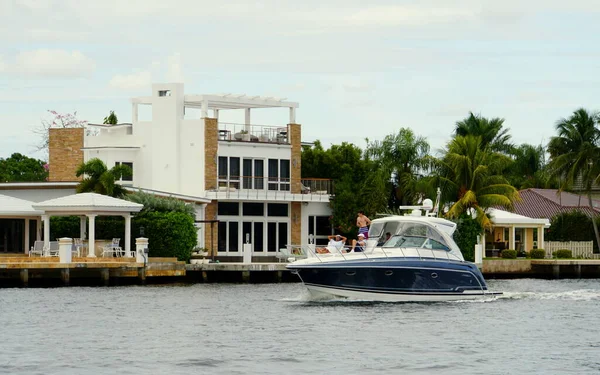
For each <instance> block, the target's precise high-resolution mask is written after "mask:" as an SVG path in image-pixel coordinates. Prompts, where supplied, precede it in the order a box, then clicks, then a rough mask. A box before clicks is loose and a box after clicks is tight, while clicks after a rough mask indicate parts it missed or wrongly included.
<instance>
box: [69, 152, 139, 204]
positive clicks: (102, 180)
mask: <svg viewBox="0 0 600 375" xmlns="http://www.w3.org/2000/svg"><path fill="white" fill-rule="evenodd" d="M75 174H76V175H77V177H80V176H82V175H85V177H84V179H83V180H82V181H81V182H80V183H79V184H78V185H77V192H78V193H86V192H94V193H98V194H103V195H109V196H111V197H121V196H123V195H124V194H125V193H126V190H125V189H124V188H123V187H122V186H121V185H119V184H117V183H116V181H118V180H120V179H121V178H123V177H130V176H131V174H132V171H131V168H129V167H128V166H126V165H123V164H119V165H115V166H114V167H112V168H111V169H108V168H107V167H106V164H104V162H103V161H102V160H100V159H97V158H94V159H90V160H89V161H88V162H87V163H82V164H81V165H80V166H79V168H77V171H76V173H75Z"/></svg>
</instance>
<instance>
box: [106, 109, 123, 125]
mask: <svg viewBox="0 0 600 375" xmlns="http://www.w3.org/2000/svg"><path fill="white" fill-rule="evenodd" d="M118 123H119V119H118V118H117V115H115V112H114V111H110V114H109V115H108V116H106V117H105V118H104V122H103V124H110V125H116V124H118Z"/></svg>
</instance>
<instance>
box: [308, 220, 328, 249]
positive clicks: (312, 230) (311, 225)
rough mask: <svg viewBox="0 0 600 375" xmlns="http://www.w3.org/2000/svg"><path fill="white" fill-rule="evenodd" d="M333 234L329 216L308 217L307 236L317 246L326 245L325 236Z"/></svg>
mask: <svg viewBox="0 0 600 375" xmlns="http://www.w3.org/2000/svg"><path fill="white" fill-rule="evenodd" d="M331 234H333V228H332V226H331V222H330V221H329V216H309V217H308V235H309V238H310V236H311V235H312V239H313V241H314V243H315V244H317V245H327V242H328V239H327V236H329V235H331Z"/></svg>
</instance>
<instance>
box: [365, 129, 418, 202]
mask: <svg viewBox="0 0 600 375" xmlns="http://www.w3.org/2000/svg"><path fill="white" fill-rule="evenodd" d="M428 153H429V143H427V140H426V139H425V138H424V137H420V136H415V134H414V133H413V131H412V130H410V129H408V128H401V129H400V130H399V131H398V133H397V134H390V135H387V136H386V137H385V138H384V139H383V141H374V142H369V140H368V139H367V149H366V150H365V155H366V156H367V157H369V158H371V159H372V160H373V161H375V163H376V165H377V168H378V169H381V170H382V173H384V174H385V175H386V176H387V177H386V178H387V179H390V180H391V181H392V184H393V188H392V197H391V198H392V199H391V202H390V206H391V207H398V206H400V205H407V204H412V203H415V201H416V200H417V198H418V193H420V192H422V191H420V189H419V188H418V182H419V180H420V178H421V177H422V175H423V171H424V167H425V160H426V159H425V157H426V156H427V154H428Z"/></svg>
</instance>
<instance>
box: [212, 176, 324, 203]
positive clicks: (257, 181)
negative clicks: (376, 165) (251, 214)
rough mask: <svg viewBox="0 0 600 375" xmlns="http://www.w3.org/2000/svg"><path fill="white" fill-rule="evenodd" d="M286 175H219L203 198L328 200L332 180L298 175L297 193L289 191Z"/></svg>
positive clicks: (289, 182) (288, 181)
mask: <svg viewBox="0 0 600 375" xmlns="http://www.w3.org/2000/svg"><path fill="white" fill-rule="evenodd" d="M291 186H292V182H291V181H290V179H289V178H277V177H253V176H229V178H227V177H226V176H221V178H219V179H218V188H217V189H214V190H212V191H207V198H210V199H218V200H259V201H262V200H271V201H291V202H329V200H330V198H331V195H332V192H333V181H331V180H328V179H302V180H301V185H300V193H292V192H291Z"/></svg>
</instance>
